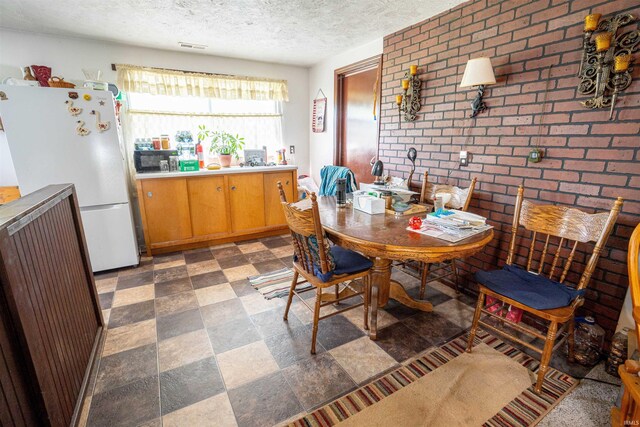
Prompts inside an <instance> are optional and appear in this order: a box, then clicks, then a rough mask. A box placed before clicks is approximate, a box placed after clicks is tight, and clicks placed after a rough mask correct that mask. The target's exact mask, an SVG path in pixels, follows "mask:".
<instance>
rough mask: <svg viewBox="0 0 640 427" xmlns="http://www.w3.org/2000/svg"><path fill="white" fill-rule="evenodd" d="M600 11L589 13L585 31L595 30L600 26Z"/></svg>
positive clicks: (586, 17)
mask: <svg viewBox="0 0 640 427" xmlns="http://www.w3.org/2000/svg"><path fill="white" fill-rule="evenodd" d="M601 16H602V15H600V14H599V13H592V14H591V15H587V16H585V18H584V30H585V31H594V30H595V29H596V28H597V27H598V22H600V17H601Z"/></svg>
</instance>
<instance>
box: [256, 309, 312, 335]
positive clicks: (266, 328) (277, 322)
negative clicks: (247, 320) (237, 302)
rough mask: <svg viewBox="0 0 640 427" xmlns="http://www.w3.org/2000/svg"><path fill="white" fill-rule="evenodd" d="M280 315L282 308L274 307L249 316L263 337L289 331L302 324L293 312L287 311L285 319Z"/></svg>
mask: <svg viewBox="0 0 640 427" xmlns="http://www.w3.org/2000/svg"><path fill="white" fill-rule="evenodd" d="M282 315H283V310H281V309H276V310H269V311H263V312H262V313H256V314H254V315H252V316H250V317H251V321H253V324H254V325H255V326H256V328H257V329H258V332H259V333H260V335H262V337H263V338H266V337H270V336H272V335H278V334H282V333H285V332H290V331H292V330H293V329H296V328H299V327H302V326H303V324H302V322H300V321H299V320H298V318H297V317H296V315H295V314H293V313H289V316H288V320H287V321H285V320H284V319H283V318H282Z"/></svg>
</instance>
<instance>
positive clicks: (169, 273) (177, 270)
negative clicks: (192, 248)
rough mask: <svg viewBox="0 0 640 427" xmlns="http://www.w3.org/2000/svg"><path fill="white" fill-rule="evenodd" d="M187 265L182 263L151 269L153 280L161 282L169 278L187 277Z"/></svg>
mask: <svg viewBox="0 0 640 427" xmlns="http://www.w3.org/2000/svg"><path fill="white" fill-rule="evenodd" d="M188 276H189V274H188V273H187V267H186V266H184V265H182V266H179V267H171V268H163V269H161V270H154V271H153V282H154V283H162V282H168V281H170V280H175V279H182V278H185V277H188Z"/></svg>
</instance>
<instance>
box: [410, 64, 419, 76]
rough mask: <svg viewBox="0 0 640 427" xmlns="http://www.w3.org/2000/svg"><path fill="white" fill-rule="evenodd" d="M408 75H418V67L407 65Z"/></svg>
mask: <svg viewBox="0 0 640 427" xmlns="http://www.w3.org/2000/svg"><path fill="white" fill-rule="evenodd" d="M409 74H411V75H412V76H415V75H416V74H418V66H417V65H409Z"/></svg>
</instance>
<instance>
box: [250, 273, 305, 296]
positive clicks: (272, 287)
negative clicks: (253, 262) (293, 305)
mask: <svg viewBox="0 0 640 427" xmlns="http://www.w3.org/2000/svg"><path fill="white" fill-rule="evenodd" d="M248 279H249V283H251V286H253V288H254V289H255V290H257V291H258V292H260V293H261V294H262V295H263V296H264V297H265V298H266V299H272V298H282V297H286V296H287V295H289V287H290V286H291V280H293V270H292V269H290V268H286V267H285V268H283V269H280V270H276V271H272V272H271V273H267V274H260V275H258V276H250V277H248ZM309 288H311V285H310V284H309V283H303V284H301V285H298V286H296V290H297V291H303V290H305V289H309Z"/></svg>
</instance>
